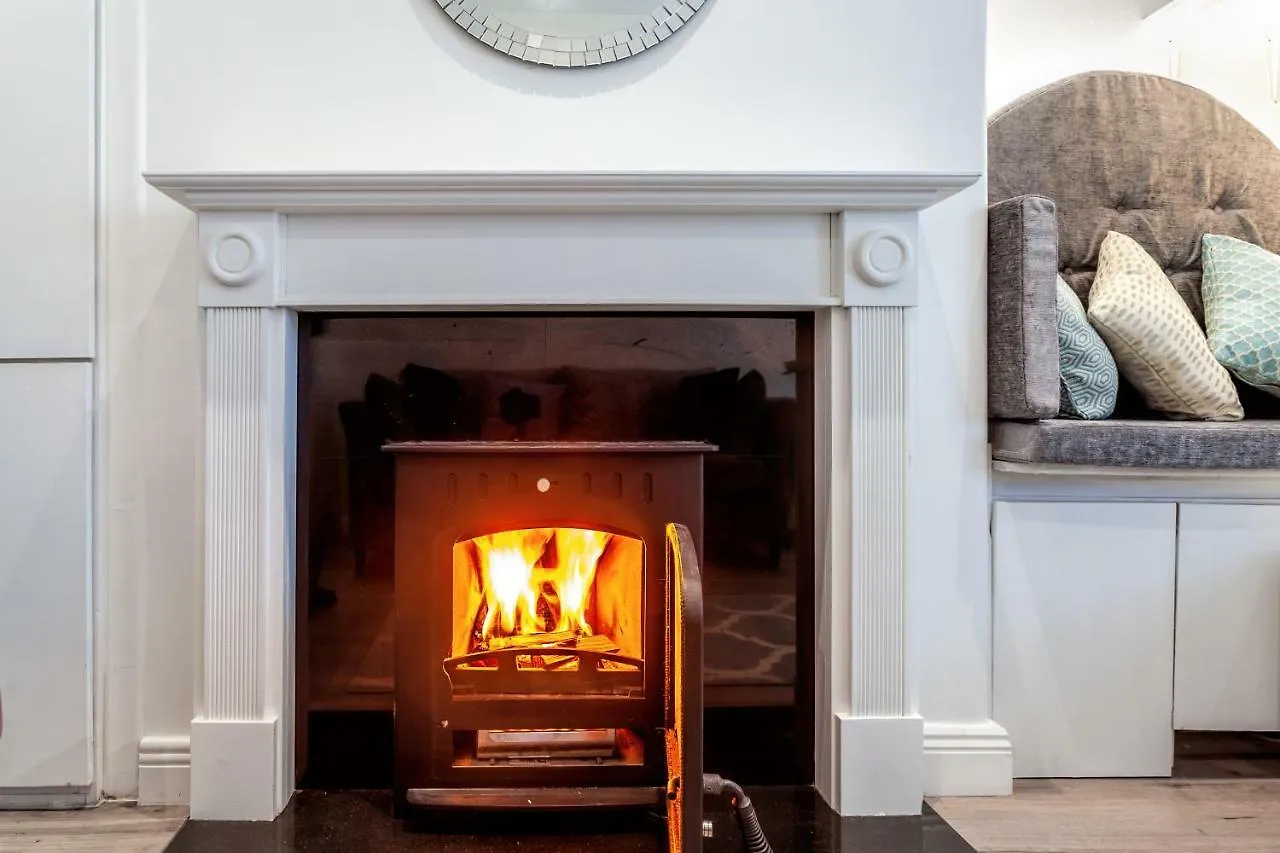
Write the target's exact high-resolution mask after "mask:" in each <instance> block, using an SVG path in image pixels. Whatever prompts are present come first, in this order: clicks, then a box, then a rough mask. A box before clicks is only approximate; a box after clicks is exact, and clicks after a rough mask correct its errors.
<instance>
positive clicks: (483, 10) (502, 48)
mask: <svg viewBox="0 0 1280 853" xmlns="http://www.w3.org/2000/svg"><path fill="white" fill-rule="evenodd" d="M654 2H655V3H656V4H657V5H656V8H655V9H654V10H653V12H651V13H650V14H648V15H641V16H640V17H639V19H638V20H637V21H636V22H635V23H634V24H632V25H631V26H630V27H628V28H627V29H626V30H618V31H616V32H613V33H608V34H606V35H602V36H597V37H595V38H564V37H561V36H553V35H549V34H547V33H534V32H529V31H528V30H525V29H522V28H521V27H517V26H515V25H513V24H509V23H507V22H506V21H504V20H502V19H501V18H499V17H498V16H497V15H494V14H493V13H491V12H490V11H489V10H488V8H487V4H486V2H485V0H436V3H437V4H438V5H439V6H440V8H441V9H443V10H444V12H445V14H446V15H448V16H449V17H450V18H452V19H453V22H454V23H456V24H457V25H458V26H460V27H462V28H463V29H464V30H466V31H467V32H468V33H470V34H471V35H472V36H474V37H475V38H476V39H478V40H479V41H482V42H484V43H485V44H487V45H489V47H491V48H493V49H494V50H496V51H498V52H499V53H505V54H506V55H507V56H511V57H514V58H516V59H519V60H523V61H524V62H531V63H533V64H535V65H549V66H552V67H555V68H586V67H590V66H594V65H607V64H608V63H610V62H619V61H621V60H623V59H627V58H628V57H632V56H635V55H636V54H638V53H642V52H643V51H646V50H648V49H649V48H651V47H655V46H656V45H658V44H659V43H660V42H663V41H666V40H667V39H669V38H671V36H672V34H673V33H675V32H676V31H677V30H679V29H680V28H681V27H683V26H684V25H685V24H687V23H689V20H690V19H691V18H693V16H694V15H695V14H697V13H698V10H699V9H701V8H702V7H703V6H705V5H706V3H707V0H654Z"/></svg>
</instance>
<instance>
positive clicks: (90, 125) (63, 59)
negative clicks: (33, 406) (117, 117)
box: [0, 0, 97, 406]
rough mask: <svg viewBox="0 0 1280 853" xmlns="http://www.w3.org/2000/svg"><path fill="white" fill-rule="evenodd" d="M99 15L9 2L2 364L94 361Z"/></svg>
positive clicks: (0, 251)
mask: <svg viewBox="0 0 1280 853" xmlns="http://www.w3.org/2000/svg"><path fill="white" fill-rule="evenodd" d="M94 9H95V3H94V0H0V116H3V119H0V128H2V129H0V152H3V156H0V359H48V358H55V359H57V358H92V357H93V354H94V337H93V336H94V327H93V323H94V264H95V252H94V239H95V233H94V232H95V219H94V207H95V186H94V182H95V170H94V160H95V158H96V153H95V144H96V143H95V139H94V134H95V127H96V109H97V107H96V83H95V75H96V67H95V66H96V56H97V45H96V34H95V27H96V25H95V11H94ZM8 402H9V401H8V400H0V404H3V405H6V406H7V405H8Z"/></svg>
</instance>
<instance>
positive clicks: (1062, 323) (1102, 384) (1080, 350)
mask: <svg viewBox="0 0 1280 853" xmlns="http://www.w3.org/2000/svg"><path fill="white" fill-rule="evenodd" d="M1057 315H1058V374H1059V376H1061V377H1062V382H1061V384H1062V402H1061V405H1060V407H1059V408H1060V411H1061V413H1062V415H1063V416H1065V417H1070V418H1083V419H1085V420H1089V421H1100V420H1102V419H1103V418H1109V417H1111V413H1112V412H1114V411H1115V408H1116V394H1117V393H1118V392H1119V390H1120V373H1119V371H1117V370H1116V360H1115V359H1114V358H1112V356H1111V350H1109V349H1107V345H1106V343H1105V342H1104V341H1103V340H1102V336H1101V335H1099V334H1098V333H1097V332H1096V331H1094V328H1093V326H1090V325H1089V318H1088V315H1086V314H1085V312H1084V306H1083V305H1081V304H1080V297H1078V296H1076V292H1075V291H1074V290H1072V289H1071V285H1069V284H1067V283H1066V282H1065V281H1063V280H1062V276H1058V300H1057Z"/></svg>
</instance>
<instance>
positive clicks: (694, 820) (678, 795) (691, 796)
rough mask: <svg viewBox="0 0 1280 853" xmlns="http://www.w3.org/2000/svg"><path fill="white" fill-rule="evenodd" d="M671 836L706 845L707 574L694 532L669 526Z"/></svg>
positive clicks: (675, 842) (678, 848)
mask: <svg viewBox="0 0 1280 853" xmlns="http://www.w3.org/2000/svg"><path fill="white" fill-rule="evenodd" d="M667 577H668V578H670V579H671V582H670V583H669V584H668V585H667V613H668V618H667V643H666V647H667V683H666V741H667V743H666V747H667V780H668V782H667V836H668V840H669V842H670V847H669V849H670V850H671V853H699V851H701V850H702V577H701V574H700V572H699V570H698V555H697V552H696V551H695V550H694V547H693V536H692V534H690V532H689V529H688V528H687V527H685V526H684V525H682V524H668V525H667Z"/></svg>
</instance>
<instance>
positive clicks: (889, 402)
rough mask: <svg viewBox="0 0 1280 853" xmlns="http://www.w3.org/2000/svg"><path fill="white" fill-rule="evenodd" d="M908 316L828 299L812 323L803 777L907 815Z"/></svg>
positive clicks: (910, 753) (912, 791) (861, 803)
mask: <svg viewBox="0 0 1280 853" xmlns="http://www.w3.org/2000/svg"><path fill="white" fill-rule="evenodd" d="M911 325H912V324H911V311H910V309H909V308H907V307H904V306H870V307H857V308H850V309H835V310H833V311H831V312H829V313H828V314H827V316H826V317H825V318H823V320H822V321H821V322H820V323H819V325H818V328H817V330H816V331H817V349H818V353H817V361H818V368H819V369H818V376H817V377H815V378H816V379H817V381H819V382H821V383H823V385H824V386H825V387H826V388H827V389H829V390H828V392H827V393H828V394H829V397H827V399H826V403H827V406H825V407H824V408H821V409H820V410H819V411H818V412H817V414H816V417H817V420H818V421H819V427H818V429H819V435H818V441H817V446H818V449H819V451H820V452H821V451H823V450H826V451H827V452H828V453H829V456H828V457H827V458H826V459H822V458H819V461H818V466H819V469H821V468H822V467H823V466H824V465H826V466H828V467H829V469H830V472H831V475H830V476H828V477H826V478H824V479H823V480H822V482H825V484H826V487H827V488H828V489H829V492H827V493H826V494H824V495H823V496H822V498H823V499H824V500H823V502H824V503H825V506H823V507H822V511H820V512H819V514H818V516H817V518H818V520H819V522H821V521H822V520H823V519H825V520H826V523H825V524H824V525H823V530H822V531H820V535H822V536H823V539H822V540H820V542H819V547H818V554H820V555H821V560H822V563H821V564H820V566H819V569H820V572H819V578H820V580H819V588H818V595H817V606H818V613H817V614H816V616H817V619H816V622H817V625H818V636H817V650H816V656H815V657H816V660H817V661H818V668H819V670H820V672H819V674H818V678H817V685H818V694H817V697H816V699H817V701H816V706H817V732H816V734H817V737H816V742H817V750H818V762H817V774H816V776H817V779H816V782H817V787H818V791H819V792H820V793H821V794H822V796H823V798H824V799H825V800H826V801H827V803H828V804H830V805H831V806H832V807H833V808H835V809H836V810H837V811H839V812H840V813H841V814H843V815H877V814H895V815H906V814H919V813H920V804H921V801H922V799H923V796H924V764H923V762H924V750H923V734H922V725H923V723H922V721H921V719H920V717H919V716H918V715H917V713H916V683H915V676H916V674H915V671H914V667H913V666H912V655H911V650H910V643H909V640H910V638H909V633H910V619H909V613H910V607H909V602H908V589H909V587H910V578H909V566H910V558H909V553H908V540H909V524H910V522H909V513H908V512H907V507H908V494H909V492H910V488H911V486H910V482H909V481H910V478H911V477H912V475H913V472H912V471H911V468H910V465H909V460H910V453H909V446H910V432H909V423H910V419H909V415H908V413H909V405H910V393H909V388H910V366H911V353H912V346H913V344H912V335H911ZM820 405H821V401H820ZM828 755H829V756H830V757H831V758H830V760H827V759H826V757H827V756H828Z"/></svg>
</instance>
